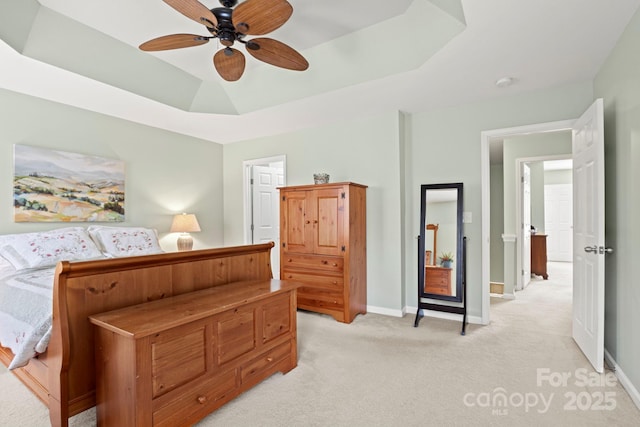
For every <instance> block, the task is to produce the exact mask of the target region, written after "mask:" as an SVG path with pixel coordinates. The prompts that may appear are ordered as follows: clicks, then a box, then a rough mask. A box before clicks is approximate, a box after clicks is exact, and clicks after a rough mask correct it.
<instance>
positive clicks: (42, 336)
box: [0, 226, 162, 369]
mask: <svg viewBox="0 0 640 427" xmlns="http://www.w3.org/2000/svg"><path fill="white" fill-rule="evenodd" d="M90 233H91V234H90ZM161 252H162V249H161V248H160V245H159V243H158V236H157V233H156V232H155V230H153V229H147V228H142V227H107V226H93V227H89V230H85V229H84V228H81V227H67V228H61V229H57V230H51V231H43V232H36V233H20V234H6V235H0V345H2V346H3V347H7V348H9V349H11V351H12V352H13V354H14V355H15V357H14V358H13V360H12V361H11V364H10V365H9V369H15V368H19V367H21V366H24V365H26V364H27V363H28V362H29V359H31V358H32V357H34V356H35V355H37V354H39V353H43V352H44V351H45V350H46V349H47V345H48V344H49V338H50V337H51V324H52V322H51V317H52V312H53V277H54V272H55V264H56V263H57V262H58V261H61V260H74V261H77V260H88V259H99V258H112V257H119V256H132V255H149V254H157V253H161ZM30 267H37V268H30Z"/></svg>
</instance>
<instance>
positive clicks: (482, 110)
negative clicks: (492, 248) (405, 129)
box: [405, 82, 593, 316]
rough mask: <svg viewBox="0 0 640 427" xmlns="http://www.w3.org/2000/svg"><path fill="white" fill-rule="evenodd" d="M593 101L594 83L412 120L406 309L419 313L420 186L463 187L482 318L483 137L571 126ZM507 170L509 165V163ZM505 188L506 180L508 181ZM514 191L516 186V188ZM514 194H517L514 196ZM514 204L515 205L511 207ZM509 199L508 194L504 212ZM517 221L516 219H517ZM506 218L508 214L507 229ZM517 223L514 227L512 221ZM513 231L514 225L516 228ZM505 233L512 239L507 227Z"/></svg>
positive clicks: (473, 295) (471, 285)
mask: <svg viewBox="0 0 640 427" xmlns="http://www.w3.org/2000/svg"><path fill="white" fill-rule="evenodd" d="M592 101H593V91H592V84H591V82H585V83H582V84H575V85H569V86H564V87H558V88H553V89H548V90H541V91H537V92H535V93H527V94H523V95H518V96H510V97H503V98H498V99H494V100H489V101H485V102H480V103H474V104H467V105H463V106H458V107H450V108H441V109H438V110H434V111H426V112H422V113H416V114H413V115H412V116H411V118H410V120H408V124H409V126H410V132H409V135H411V138H410V140H409V141H408V142H407V143H408V144H410V148H408V149H407V152H409V153H411V157H410V158H409V159H408V161H407V170H406V173H407V175H408V177H407V205H406V209H407V212H408V213H410V215H407V216H408V217H409V219H408V224H407V240H406V241H407V245H408V246H407V248H406V253H407V254H408V256H407V257H406V261H405V268H407V282H406V286H407V289H411V290H410V291H409V290H408V291H407V305H408V306H412V307H416V304H417V302H416V300H417V297H416V292H415V289H416V286H417V274H418V267H417V258H416V256H415V254H416V248H415V247H414V243H415V236H417V235H418V231H419V226H420V206H419V205H420V184H438V183H445V182H462V183H464V210H465V211H468V212H471V214H472V217H473V222H472V223H471V224H465V225H464V231H465V235H466V236H467V237H468V238H469V240H468V261H467V282H468V308H469V314H470V315H471V316H480V314H481V302H482V283H481V279H482V277H481V275H482V274H481V261H482V253H481V251H482V245H481V235H482V223H481V221H482V189H481V162H480V133H481V132H482V131H487V130H493V129H503V128H510V127H515V126H524V125H529V124H535V123H545V122H554V121H558V120H569V119H574V118H577V117H579V116H580V115H581V114H582V113H583V112H584V111H585V110H586V109H587V108H588V106H589V105H590V104H591V102H592ZM504 167H505V170H506V169H507V164H506V161H505V166H504ZM505 187H506V179H505ZM511 187H512V188H513V186H511ZM511 191H513V189H512V190H511ZM511 203H512V204H514V203H515V202H511ZM506 205H507V194H506V188H505V206H506ZM513 215H515V213H514V214H513ZM506 221H507V217H506V214H505V223H506ZM512 223H513V221H512ZM512 227H513V225H512ZM505 233H513V230H509V229H507V228H506V226H505Z"/></svg>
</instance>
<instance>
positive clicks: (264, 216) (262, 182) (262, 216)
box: [251, 165, 284, 279]
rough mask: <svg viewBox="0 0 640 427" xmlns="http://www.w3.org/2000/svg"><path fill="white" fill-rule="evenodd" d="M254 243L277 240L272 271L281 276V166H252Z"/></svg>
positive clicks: (273, 252)
mask: <svg viewBox="0 0 640 427" xmlns="http://www.w3.org/2000/svg"><path fill="white" fill-rule="evenodd" d="M252 178H253V181H252V182H253V185H252V192H251V193H252V203H251V204H252V209H251V211H252V219H253V221H252V231H253V233H252V235H253V239H252V243H267V242H275V247H274V248H273V249H272V250H271V271H272V272H273V277H274V278H276V279H277V278H279V277H280V256H279V247H280V204H279V201H278V190H277V187H279V186H282V185H283V181H284V170H283V168H281V167H273V166H262V165H254V166H253V168H252Z"/></svg>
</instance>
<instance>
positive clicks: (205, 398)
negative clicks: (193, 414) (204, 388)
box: [198, 396, 207, 404]
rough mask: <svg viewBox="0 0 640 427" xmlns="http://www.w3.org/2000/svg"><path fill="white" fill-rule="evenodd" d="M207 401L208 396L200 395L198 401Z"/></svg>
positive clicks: (201, 402)
mask: <svg viewBox="0 0 640 427" xmlns="http://www.w3.org/2000/svg"><path fill="white" fill-rule="evenodd" d="M206 401H207V396H198V403H200V404H203V403H205V402H206Z"/></svg>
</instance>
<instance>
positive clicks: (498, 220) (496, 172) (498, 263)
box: [489, 163, 504, 283]
mask: <svg viewBox="0 0 640 427" xmlns="http://www.w3.org/2000/svg"><path fill="white" fill-rule="evenodd" d="M503 169H504V168H503V167H502V163H500V164H495V165H491V170H490V180H491V182H490V186H491V200H490V201H491V208H490V210H491V221H490V222H491V223H490V225H489V227H490V228H491V238H490V241H491V243H490V248H491V249H490V250H491V267H490V270H489V280H490V281H492V282H497V283H504V245H503V243H502V229H503V227H504V177H503V173H504V172H503Z"/></svg>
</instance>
